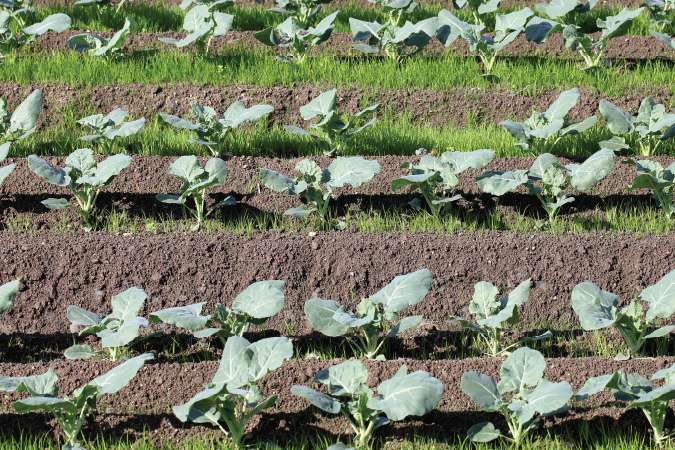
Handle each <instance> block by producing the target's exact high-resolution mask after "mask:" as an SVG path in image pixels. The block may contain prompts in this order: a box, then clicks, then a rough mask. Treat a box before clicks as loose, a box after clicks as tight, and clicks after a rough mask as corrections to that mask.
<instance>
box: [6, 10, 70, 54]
mask: <svg viewBox="0 0 675 450" xmlns="http://www.w3.org/2000/svg"><path fill="white" fill-rule="evenodd" d="M12 18H16V19H17V20H19V16H18V14H17V12H15V13H14V14H10V13H8V12H7V11H1V12H0V59H1V58H4V54H5V53H9V52H11V51H12V50H17V49H19V48H21V47H22V46H25V45H29V44H31V43H33V42H35V41H36V40H37V38H39V37H40V36H42V35H43V34H45V33H46V32H47V31H55V32H57V33H60V32H62V31H64V30H66V29H68V28H70V25H71V23H72V21H71V20H70V17H68V16H67V15H66V14H52V15H51V16H49V17H47V18H46V19H45V20H43V21H42V22H40V23H36V24H33V25H31V26H29V27H26V28H23V29H22V30H21V31H22V35H21V36H20V40H19V38H17V36H16V35H15V34H14V33H13V32H12V30H11V29H10V27H9V25H10V22H11V20H12Z"/></svg>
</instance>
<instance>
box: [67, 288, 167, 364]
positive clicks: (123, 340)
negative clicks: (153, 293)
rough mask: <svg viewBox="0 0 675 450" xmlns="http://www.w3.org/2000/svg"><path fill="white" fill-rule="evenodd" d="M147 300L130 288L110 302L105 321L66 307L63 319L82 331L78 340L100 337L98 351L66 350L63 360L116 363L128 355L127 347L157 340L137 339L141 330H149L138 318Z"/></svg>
mask: <svg viewBox="0 0 675 450" xmlns="http://www.w3.org/2000/svg"><path fill="white" fill-rule="evenodd" d="M146 298H147V295H146V293H145V292H144V291H143V290H142V289H139V288H137V287H131V288H129V289H127V290H126V291H124V292H122V293H120V294H117V295H114V296H113V297H112V299H111V300H110V303H111V305H112V313H111V314H110V315H108V316H106V317H101V316H99V315H98V314H96V313H93V312H90V311H87V310H86V309H82V308H80V307H79V306H74V305H71V306H69V307H68V310H67V313H66V315H67V317H68V320H70V323H72V324H73V325H80V326H84V327H85V328H84V329H83V330H82V331H80V334H79V335H80V336H82V335H83V334H86V333H94V334H96V336H98V337H100V338H101V350H97V351H94V350H92V348H91V346H90V345H88V344H84V345H73V346H72V347H70V348H68V349H66V351H65V352H64V356H65V357H66V358H67V359H90V358H92V357H94V356H104V357H105V356H107V357H110V359H111V360H112V361H117V360H118V359H120V357H122V356H123V355H125V354H127V353H128V352H129V347H131V346H132V345H134V344H137V343H139V342H141V341H144V340H145V339H148V338H149V337H153V336H156V334H151V335H148V336H143V337H141V336H139V331H140V329H141V328H146V327H147V326H148V320H147V319H145V318H143V317H139V316H138V312H139V311H140V310H141V308H143V303H144V302H145V299H146Z"/></svg>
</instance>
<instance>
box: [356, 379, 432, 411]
mask: <svg viewBox="0 0 675 450" xmlns="http://www.w3.org/2000/svg"><path fill="white" fill-rule="evenodd" d="M377 392H378V395H377V396H375V397H373V398H371V399H370V400H368V404H367V405H368V408H371V409H376V410H380V411H384V413H385V414H386V415H387V417H388V418H389V419H390V420H394V421H397V420H403V419H405V418H406V417H407V416H410V415H412V416H423V415H424V414H426V413H428V412H430V411H431V410H433V409H435V408H436V407H437V406H438V403H439V402H440V401H441V397H442V396H443V383H441V382H440V381H439V380H437V379H436V378H434V377H432V376H431V375H429V373H428V372H423V371H418V372H413V373H411V374H408V375H406V376H403V377H395V378H391V379H389V380H386V381H384V382H383V383H381V384H380V385H379V386H378V387H377Z"/></svg>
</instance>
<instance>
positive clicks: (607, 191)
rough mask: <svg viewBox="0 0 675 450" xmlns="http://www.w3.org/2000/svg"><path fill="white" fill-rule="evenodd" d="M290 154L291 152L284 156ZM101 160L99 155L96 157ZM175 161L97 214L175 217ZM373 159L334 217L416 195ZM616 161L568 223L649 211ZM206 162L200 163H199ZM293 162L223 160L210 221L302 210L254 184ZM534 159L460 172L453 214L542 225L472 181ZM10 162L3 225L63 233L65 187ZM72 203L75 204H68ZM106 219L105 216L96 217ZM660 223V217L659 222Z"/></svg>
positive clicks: (109, 189)
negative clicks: (364, 179)
mask: <svg viewBox="0 0 675 450" xmlns="http://www.w3.org/2000/svg"><path fill="white" fill-rule="evenodd" d="M291 151H292V150H291ZM97 158H98V159H99V160H100V159H102V158H101V157H99V156H97ZM47 159H48V161H49V162H50V163H51V164H52V165H54V166H55V167H63V166H64V165H65V158H64V157H53V158H49V157H47ZM175 159H176V158H174V157H160V156H149V157H148V156H136V157H134V161H133V163H132V165H131V166H130V167H129V168H127V169H125V170H124V171H123V172H122V173H121V174H120V175H119V176H118V177H117V178H116V179H115V180H114V182H113V183H112V184H111V185H109V186H106V187H105V189H104V190H103V191H102V193H101V194H100V195H99V197H98V200H97V205H98V207H99V208H101V209H106V210H108V211H109V210H110V209H111V208H113V207H114V208H115V210H117V211H118V212H119V213H125V214H126V215H127V217H128V218H129V220H131V221H133V220H134V219H136V220H138V221H139V222H140V224H141V227H142V226H143V225H144V224H145V222H146V220H154V221H156V222H161V221H163V220H166V218H165V217H166V215H167V213H173V214H174V217H178V218H182V217H183V216H182V212H181V208H180V207H178V206H170V205H165V204H162V203H159V202H158V201H157V200H156V199H155V195H157V194H161V193H176V192H178V189H179V187H180V181H179V180H178V179H177V178H174V177H173V176H171V175H169V174H168V173H167V172H166V170H167V167H168V166H169V164H170V163H171V162H173V161H174V160H175ZM311 159H312V160H313V161H316V162H317V163H318V164H319V166H320V167H328V166H329V165H330V163H331V162H332V160H331V159H330V158H328V157H313V158H311ZM368 159H377V160H378V161H379V163H380V165H381V171H380V173H379V174H377V175H376V176H375V177H374V178H373V179H372V180H371V181H370V182H369V183H366V184H364V185H362V186H361V187H359V188H355V189H354V188H351V187H348V186H345V187H344V188H336V189H335V192H334V195H333V198H334V200H333V202H332V206H331V207H332V208H334V210H335V211H336V212H337V214H338V216H341V217H343V216H345V215H346V214H347V213H348V212H349V213H350V214H352V215H353V217H357V216H360V215H364V214H365V215H368V214H372V211H389V210H391V209H392V208H395V207H403V206H405V205H406V203H407V202H409V201H410V200H412V199H413V198H415V197H418V196H419V193H412V194H411V193H409V192H408V191H407V190H406V189H402V190H400V191H398V192H397V193H395V194H392V192H391V182H392V180H394V179H395V178H398V177H400V176H402V175H405V174H406V172H405V171H403V170H401V169H399V166H400V165H401V163H402V162H404V161H412V162H414V163H417V162H418V161H419V157H399V156H380V157H377V158H373V157H369V158H368ZM651 159H652V160H655V161H658V162H660V163H661V164H662V165H663V167H667V166H668V165H669V164H670V163H671V162H673V161H674V159H673V158H671V157H656V158H651ZM621 160H622V158H617V163H616V165H615V167H614V170H613V172H612V173H610V174H609V175H608V176H607V177H606V178H605V179H603V180H602V181H601V182H600V183H598V184H597V185H596V186H595V187H593V188H592V189H590V190H588V191H585V192H574V191H572V190H571V188H570V192H574V196H575V199H576V200H575V201H574V202H573V203H571V204H570V205H569V206H566V207H565V209H563V210H562V211H561V213H562V214H563V215H565V216H567V217H570V216H573V217H576V216H580V217H588V216H593V217H595V216H596V215H597V214H601V213H602V212H603V211H605V210H606V208H607V207H608V206H612V205H614V206H621V207H623V208H627V207H632V206H645V205H651V204H652V202H653V200H651V198H650V193H649V192H648V191H647V190H636V191H633V192H629V191H628V190H627V189H626V186H628V185H629V184H631V183H632V180H633V178H634V177H635V173H636V172H635V167H634V166H632V165H627V164H621ZM206 161H207V158H200V164H202V165H203V164H204V163H205V162H206ZM298 161H300V159H299V158H292V159H276V158H274V159H269V158H251V157H241V158H239V157H234V158H229V159H228V163H227V165H228V170H229V176H228V179H227V181H226V182H225V183H224V184H223V185H221V186H218V187H215V188H213V189H211V190H209V191H208V193H209V195H208V199H207V206H208V207H210V206H211V205H213V204H215V203H216V202H219V201H221V200H223V199H224V198H225V197H226V196H228V195H232V196H234V197H235V199H236V200H237V204H236V205H234V206H228V207H226V208H221V209H219V210H217V211H216V212H215V216H214V217H216V218H219V217H220V218H221V219H224V220H226V221H231V220H237V219H238V218H241V217H246V216H247V217H255V216H261V215H264V214H266V213H282V212H283V211H285V210H287V209H288V208H292V207H296V206H298V205H300V204H301V199H300V197H299V196H290V195H287V194H280V193H274V192H272V191H270V190H269V189H267V188H266V187H265V186H264V185H262V184H261V183H260V180H259V178H258V172H259V169H260V168H262V167H264V168H268V169H271V170H275V171H277V172H280V173H283V174H285V175H287V176H289V177H295V176H297V175H298V173H297V172H295V171H294V167H295V165H296V163H297V162H298ZM533 161H534V158H496V159H494V160H493V161H492V162H491V163H490V164H489V165H488V166H487V167H486V168H485V169H482V170H473V169H470V170H467V171H465V172H464V173H463V174H461V175H460V176H459V178H460V183H459V185H458V186H457V188H456V189H457V192H461V193H462V195H463V196H464V200H460V201H459V202H458V203H457V204H456V205H457V206H454V207H455V208H456V210H457V211H458V212H460V211H462V212H465V213H467V214H469V215H470V216H475V217H477V218H478V219H479V220H485V217H487V214H489V213H491V212H492V211H494V210H495V209H498V210H499V211H500V212H502V213H503V214H505V215H508V216H513V217H516V216H519V215H525V216H527V217H537V218H541V219H544V216H545V213H544V212H543V210H542V209H541V206H540V203H539V200H538V199H537V197H535V196H532V195H527V190H526V189H525V188H524V187H520V188H518V189H517V190H515V191H513V192H509V193H507V194H505V195H503V196H501V197H499V198H497V197H493V196H492V195H489V194H486V193H484V192H482V191H480V189H479V188H478V185H477V184H476V180H475V178H476V177H477V176H478V175H480V174H481V173H483V172H484V171H485V170H515V169H528V168H530V167H531V165H532V163H533ZM559 161H560V162H561V164H569V163H570V162H575V163H579V162H581V161H582V160H580V159H577V160H570V159H566V158H559ZM11 162H15V163H17V164H18V167H17V168H16V169H14V171H13V172H12V174H11V175H10V176H9V177H8V178H7V179H6V180H5V181H4V182H3V184H2V186H0V205H1V206H2V208H1V212H0V220H2V222H3V223H5V224H6V225H7V224H8V223H10V222H13V223H22V224H24V223H27V224H28V225H30V227H31V228H35V229H38V230H43V229H54V228H56V229H62V225H63V224H62V222H63V220H65V222H66V223H77V222H78V221H79V215H78V214H77V213H76V212H75V210H74V209H71V208H69V209H67V210H58V211H57V210H49V209H47V208H45V207H44V206H43V205H42V204H41V203H40V202H42V201H43V200H45V199H46V198H50V197H53V196H57V197H62V196H68V197H70V196H71V193H70V191H69V189H68V188H60V187H56V186H53V185H50V184H49V183H47V182H46V181H44V180H42V179H41V178H40V177H38V176H37V175H35V174H34V173H32V172H30V170H29V169H28V165H27V160H26V159H24V158H15V159H7V160H6V163H11ZM72 202H73V203H75V199H72ZM106 216H108V213H107V212H106V213H105V214H103V217H106ZM284 220H287V221H288V222H286V223H284V226H285V227H288V226H289V222H290V221H292V220H293V221H294V220H295V219H291V218H290V217H288V216H285V218H284ZM664 220H665V219H664Z"/></svg>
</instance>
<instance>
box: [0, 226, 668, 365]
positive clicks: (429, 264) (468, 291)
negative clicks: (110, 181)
mask: <svg viewBox="0 0 675 450" xmlns="http://www.w3.org/2000/svg"><path fill="white" fill-rule="evenodd" d="M0 236H1V237H2V239H3V242H4V244H3V246H2V248H1V249H0V255H1V257H0V260H1V261H3V264H2V266H1V267H0V281H2V282H3V283H4V282H7V281H10V280H12V279H16V278H19V277H21V278H24V279H25V280H26V283H25V288H24V289H23V291H22V292H21V293H20V294H19V295H18V297H17V299H16V301H15V302H14V305H13V306H12V308H11V309H10V310H9V311H7V312H6V313H5V314H4V315H3V316H2V321H1V322H0V332H1V333H5V334H10V335H12V336H8V339H9V341H7V345H8V346H9V345H11V343H12V342H16V340H15V339H16V338H17V337H21V334H35V333H39V334H40V335H45V336H46V335H49V334H51V333H75V332H77V331H78V330H77V329H73V328H71V327H70V323H69V321H68V320H67V318H66V309H67V307H68V306H69V305H71V304H75V305H77V306H80V307H83V308H85V309H88V310H91V311H94V312H96V313H98V314H100V315H103V316H104V315H107V314H108V313H110V297H111V296H112V295H115V294H117V293H119V292H121V291H123V290H125V289H127V288H129V287H131V286H137V287H139V288H142V289H144V290H145V291H146V292H147V294H148V300H147V301H146V303H145V306H144V308H143V309H142V310H141V315H142V316H144V317H147V316H148V314H149V313H150V312H152V311H157V310H160V309H163V308H169V307H173V306H183V305H187V304H192V303H197V302H208V303H207V305H206V306H205V312H204V313H205V314H208V313H211V312H212V311H213V308H214V307H215V304H216V303H217V302H220V303H223V304H225V305H231V304H232V301H233V299H234V297H235V296H236V295H237V294H239V293H240V292H241V291H242V290H243V289H245V288H246V287H247V286H249V285H250V284H251V283H253V282H255V281H262V280H270V279H279V280H285V281H286V289H285V295H286V307H285V309H284V310H283V311H282V312H281V313H280V314H279V315H277V316H276V317H274V318H272V319H271V320H269V321H268V322H267V323H266V324H265V325H264V326H263V327H262V329H263V330H268V332H269V333H271V334H272V335H273V334H275V333H278V332H281V333H283V334H290V335H295V336H296V337H300V336H303V337H311V336H318V334H312V335H311V336H310V334H311V333H312V332H313V331H312V328H311V325H310V324H309V321H308V320H307V319H306V317H305V316H304V313H303V305H304V302H305V301H307V300H308V299H310V298H313V297H317V296H318V297H321V298H328V299H334V300H337V301H340V302H341V303H342V304H344V305H345V306H346V307H347V308H349V309H351V310H353V308H355V307H356V304H357V303H358V302H359V301H360V299H361V298H362V297H367V296H369V295H372V294H373V293H375V292H376V291H377V290H379V289H380V288H381V287H382V286H384V285H385V284H387V283H389V282H390V281H391V280H392V279H393V278H394V277H395V276H397V275H400V274H404V273H410V272H413V271H415V270H419V269H422V268H428V269H429V270H430V271H431V273H432V276H433V281H432V285H431V290H430V292H429V294H428V295H427V297H426V299H425V300H424V301H423V302H422V303H420V304H418V305H416V306H413V307H411V308H409V309H408V310H405V311H404V312H402V313H401V314H403V315H412V314H424V316H425V321H424V322H423V323H422V325H421V326H420V327H419V328H418V329H416V330H415V331H414V335H416V336H424V335H425V334H426V333H427V332H428V331H435V330H441V331H445V330H449V329H456V327H457V325H456V322H454V321H453V320H451V318H450V317H449V316H450V315H461V316H465V317H468V316H469V314H468V303H469V301H470V299H471V297H472V295H473V286H474V285H475V283H477V282H479V281H481V280H486V281H490V282H491V283H493V284H494V285H496V286H498V287H499V288H500V290H501V293H506V292H509V291H511V290H512V289H513V288H514V287H515V286H516V285H517V284H518V283H520V282H522V281H523V280H525V279H527V278H532V280H533V287H532V292H531V296H530V300H529V302H528V303H527V304H526V305H524V306H523V307H521V308H520V316H521V320H522V322H523V323H522V326H521V328H522V329H525V330H528V329H529V330H532V329H533V328H534V329H537V330H539V329H540V327H542V324H550V325H546V326H552V327H553V328H554V329H561V328H562V329H565V330H575V329H579V325H578V320H577V317H576V314H575V313H574V312H573V311H572V308H571V300H570V294H571V291H572V289H573V288H574V286H576V285H577V284H578V283H580V282H583V281H591V282H594V283H596V284H597V285H598V286H600V287H601V288H603V289H605V290H608V291H611V292H614V293H616V294H617V295H619V296H620V298H621V304H620V305H621V306H625V305H626V304H627V303H628V302H629V300H630V299H631V298H632V297H633V296H634V295H635V294H637V293H639V292H640V290H641V289H642V288H644V287H645V286H649V285H652V284H654V283H656V282H657V281H658V280H659V279H661V278H662V277H663V276H664V275H665V274H667V273H668V272H670V271H671V270H673V269H675V258H674V257H673V251H674V249H675V236H672V235H662V236H655V237H654V236H648V237H637V236H635V235H633V234H631V233H619V234H611V235H602V234H597V233H590V234H587V235H581V234H573V233H568V234H564V235H562V236H551V235H549V234H546V233H541V234H532V235H530V234H515V233H507V232H483V233H480V234H478V233H459V234H457V235H438V234H435V233H415V234H412V233H407V232H405V233H378V234H372V235H371V234H364V233H339V232H330V233H318V234H317V235H316V236H313V237H310V236H307V235H304V234H302V233H297V232H295V233H293V232H291V233H289V232H283V231H281V232H264V233H263V232H254V233H253V234H252V235H251V236H250V237H241V236H238V235H236V234H222V233H173V234H159V235H147V234H127V235H117V234H111V233H89V234H87V233H83V232H77V233H74V234H70V233H41V232H36V233H31V235H27V234H21V233H11V232H2V233H0ZM153 330H157V331H162V330H164V328H163V327H161V326H159V325H153V326H151V327H150V331H153ZM288 330H290V331H288ZM582 334H583V333H580V334H579V336H581V335H582ZM66 337H67V336H66ZM70 342H72V340H71V341H70ZM94 342H95V340H94V341H92V343H94ZM68 345H70V343H69V344H68ZM3 347H4V346H3ZM61 350H63V349H61ZM61 350H59V352H60V351H61ZM19 360H23V359H22V358H21V357H20V358H19Z"/></svg>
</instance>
